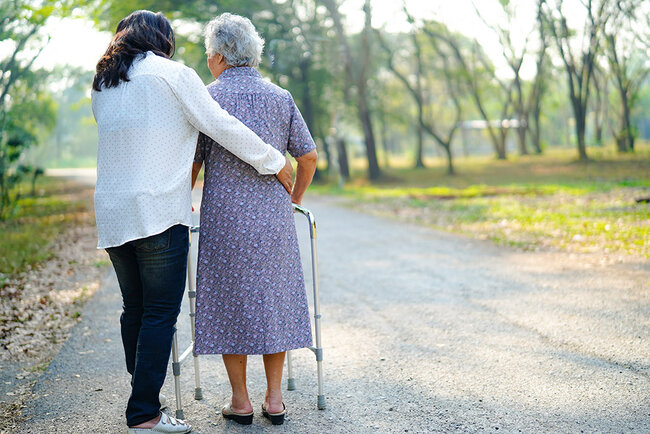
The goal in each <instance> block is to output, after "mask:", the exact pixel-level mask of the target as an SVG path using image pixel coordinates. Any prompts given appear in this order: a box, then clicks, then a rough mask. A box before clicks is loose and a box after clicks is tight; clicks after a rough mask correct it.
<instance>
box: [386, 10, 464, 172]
mask: <svg viewBox="0 0 650 434" xmlns="http://www.w3.org/2000/svg"><path fill="white" fill-rule="evenodd" d="M404 11H405V13H406V15H407V17H408V20H409V22H410V23H411V25H412V26H413V30H412V31H411V33H410V34H409V35H408V39H409V40H410V41H411V44H412V47H410V48H411V49H410V50H402V51H406V52H407V56H408V57H407V58H405V59H404V58H401V59H400V60H401V61H400V63H401V64H407V65H408V64H409V63H411V64H412V65H414V66H413V70H411V71H409V70H406V71H404V70H403V69H402V68H400V67H398V65H397V64H396V59H397V58H398V56H397V53H398V52H399V51H400V50H395V49H393V48H392V47H390V46H389V44H388V43H387V41H386V38H385V36H384V35H382V33H381V32H379V31H377V32H376V34H377V39H378V41H379V44H380V46H381V47H382V49H383V50H384V52H385V57H386V64H387V67H388V69H389V70H390V71H392V72H393V74H394V75H395V76H396V77H397V78H398V79H399V81H400V82H401V83H402V84H403V85H404V87H406V89H407V91H408V92H409V94H410V95H411V97H412V99H413V102H414V103H415V105H416V109H417V122H416V131H417V139H418V140H417V152H416V163H415V166H416V167H424V163H423V161H422V148H423V145H422V141H423V137H422V135H423V132H426V133H427V134H429V135H430V136H431V137H432V138H433V139H434V140H435V141H436V142H437V143H438V144H439V145H440V146H441V147H442V148H443V149H444V151H445V154H446V157H447V173H448V174H450V175H453V174H454V172H455V171H454V165H453V154H452V151H451V143H452V140H453V138H454V134H455V133H456V131H457V130H458V125H459V123H460V120H461V116H462V107H461V101H460V99H461V98H460V95H459V92H458V83H457V80H456V77H457V73H454V72H453V71H452V67H451V65H450V60H449V53H444V52H442V51H441V48H440V47H439V46H438V45H436V44H431V47H429V48H430V50H431V53H430V54H433V55H434V56H431V55H430V56H427V58H428V59H431V58H432V57H435V60H436V62H435V63H436V66H437V67H435V68H432V67H429V66H430V65H427V68H426V72H425V68H424V66H423V62H424V60H423V51H424V48H425V47H423V41H422V40H421V39H422V37H423V36H424V35H423V34H422V33H421V32H420V31H419V30H418V29H417V27H416V26H415V20H414V19H413V17H412V16H411V15H410V14H409V13H408V11H407V10H406V8H405V9H404ZM400 42H401V41H400ZM429 42H432V41H429ZM427 54H429V53H427ZM409 57H410V59H409ZM409 60H410V62H409ZM432 75H433V76H442V77H444V88H445V90H446V92H447V95H446V98H445V100H447V101H449V102H450V103H451V104H449V105H444V104H440V106H441V107H440V109H441V110H443V111H445V110H446V111H451V113H453V115H452V116H447V118H449V119H450V120H451V121H450V122H447V124H446V125H444V127H443V125H442V124H443V123H444V122H443V121H444V119H445V116H443V115H442V114H441V113H439V112H438V113H435V114H434V113H431V110H430V109H428V107H430V106H431V104H428V103H427V98H426V94H425V88H426V89H430V88H431V87H432V83H431V80H432V77H431V76H432ZM443 131H444V132H443Z"/></svg>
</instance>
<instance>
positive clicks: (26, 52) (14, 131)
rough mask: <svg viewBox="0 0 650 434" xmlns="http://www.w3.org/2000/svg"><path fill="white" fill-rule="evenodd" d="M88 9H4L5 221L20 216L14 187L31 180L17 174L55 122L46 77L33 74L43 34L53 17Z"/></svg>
mask: <svg viewBox="0 0 650 434" xmlns="http://www.w3.org/2000/svg"><path fill="white" fill-rule="evenodd" d="M86 4H87V2H79V1H70V0H67V1H66V0H58V1H54V0H41V1H37V0H15V1H8V2H2V3H0V17H1V18H0V43H3V44H5V45H6V46H7V47H8V50H7V51H6V55H5V57H3V58H0V71H1V73H0V220H4V219H6V218H7V217H8V216H9V215H10V214H11V213H13V212H15V211H16V205H17V202H18V199H19V195H17V194H16V193H15V192H16V191H17V190H16V188H15V186H16V185H17V183H18V182H20V181H21V180H22V179H23V177H24V176H25V175H26V174H27V173H26V171H25V170H18V169H19V167H18V166H19V164H21V158H22V156H23V154H24V153H25V151H26V150H27V149H29V148H30V147H32V146H34V145H36V144H38V143H40V142H41V140H42V139H43V138H44V137H45V136H46V135H47V133H48V132H49V131H51V130H52V128H53V127H54V124H55V121H56V104H55V103H54V101H53V100H52V98H51V97H50V95H49V93H48V91H47V89H46V83H47V80H46V78H45V77H46V74H45V73H44V72H42V71H37V70H34V68H33V63H34V60H35V59H36V58H37V57H38V55H39V54H40V52H41V50H42V47H43V46H44V42H43V41H42V40H41V39H42V37H43V35H41V34H40V33H39V31H40V30H41V29H42V27H43V26H44V25H45V24H46V22H47V20H48V19H49V18H50V17H53V16H57V17H64V16H69V15H71V14H73V13H74V11H75V8H76V7H78V6H81V5H86ZM34 52H35V53H36V54H34ZM31 172H32V173H34V171H33V170H32V171H31Z"/></svg>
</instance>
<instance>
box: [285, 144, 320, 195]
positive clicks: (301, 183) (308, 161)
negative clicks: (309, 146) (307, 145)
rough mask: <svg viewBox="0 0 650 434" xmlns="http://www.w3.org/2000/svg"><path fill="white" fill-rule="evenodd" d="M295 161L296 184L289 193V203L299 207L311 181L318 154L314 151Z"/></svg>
mask: <svg viewBox="0 0 650 434" xmlns="http://www.w3.org/2000/svg"><path fill="white" fill-rule="evenodd" d="M296 161H297V162H298V170H296V184H295V185H294V187H293V191H292V192H291V202H293V203H295V204H298V205H300V204H301V203H302V196H303V195H304V194H305V191H307V187H309V184H311V180H312V179H313V178H314V173H315V172H316V162H317V161H318V154H317V153H316V150H315V149H314V150H313V151H310V152H308V153H306V154H305V155H303V156H300V157H298V158H296Z"/></svg>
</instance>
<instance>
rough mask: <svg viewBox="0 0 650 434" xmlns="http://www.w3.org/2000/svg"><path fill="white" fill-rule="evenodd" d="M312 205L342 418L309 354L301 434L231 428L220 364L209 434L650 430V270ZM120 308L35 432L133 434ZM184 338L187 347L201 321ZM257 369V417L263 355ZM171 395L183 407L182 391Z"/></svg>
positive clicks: (301, 361)
mask: <svg viewBox="0 0 650 434" xmlns="http://www.w3.org/2000/svg"><path fill="white" fill-rule="evenodd" d="M305 205H306V206H307V207H309V208H311V209H312V210H313V211H314V212H315V214H316V216H317V218H318V224H319V249H320V266H321V288H322V295H321V301H322V314H323V340H324V345H325V351H324V358H325V369H326V375H325V381H326V383H325V386H326V395H327V403H328V409H327V410H325V411H319V410H317V409H316V403H315V395H316V389H315V363H314V362H313V356H312V355H311V353H310V352H308V351H307V350H300V351H297V352H296V370H297V372H298V384H297V386H298V390H296V391H293V392H286V394H285V402H286V403H287V407H288V408H289V412H290V413H289V416H288V420H287V422H286V423H285V425H283V426H282V427H279V428H278V427H273V428H272V427H271V426H270V424H268V423H267V422H266V421H265V420H263V419H262V417H261V416H260V415H259V414H258V413H259V412H258V413H256V417H255V420H254V422H253V425H252V426H251V427H248V428H242V427H240V426H236V425H233V424H231V423H226V422H225V421H224V420H223V419H222V418H221V417H220V416H217V414H216V410H217V408H219V406H220V405H221V404H222V403H223V402H225V401H226V400H227V399H228V397H229V387H228V385H227V380H226V376H225V371H224V369H223V365H222V363H221V361H220V359H219V358H218V357H204V358H202V359H201V364H202V376H203V390H204V395H205V399H204V400H203V401H194V400H193V399H192V392H193V379H192V376H191V365H190V364H186V365H184V376H183V397H184V400H185V403H186V409H185V415H186V417H187V418H188V419H189V421H190V422H191V423H193V424H194V426H195V427H196V430H197V431H199V432H204V433H209V432H222V431H229V432H240V431H241V432H244V431H245V432H251V431H254V432H262V431H268V432H333V433H339V432H350V433H366V432H367V433H371V432H407V431H408V432H449V431H463V432H467V431H470V432H474V431H486V430H487V431H495V430H499V431H503V430H505V431H519V430H521V431H524V432H539V431H543V432H577V431H590V432H593V431H600V432H629V431H641V432H644V431H646V432H647V431H649V430H650V377H649V375H650V347H649V344H648V342H649V337H650V336H649V335H650V285H649V283H648V282H650V266H649V265H648V264H647V263H639V264H635V263H626V264H607V263H602V264H601V263H600V262H599V259H598V258H597V257H595V256H584V255H571V254H558V253H553V254H547V253H525V252H519V251H516V250H511V249H507V248H499V247H496V246H494V245H492V244H490V243H487V242H481V241H474V240H469V239H465V238H462V237H458V236H453V235H448V234H444V233H440V232H436V231H433V230H430V229H426V228H421V227H415V226H410V225H405V224H400V223H398V222H395V221H391V220H387V219H382V218H377V217H372V216H368V215H364V214H360V213H357V212H354V211H351V210H348V209H345V208H340V207H337V206H336V205H335V204H334V203H332V202H331V201H330V200H328V199H326V198H315V199H312V200H311V201H308V202H307V203H305ZM297 218H298V219H299V220H298V224H299V226H298V228H299V233H300V235H301V238H302V240H301V243H302V247H303V249H305V250H304V251H306V249H307V244H306V241H307V240H306V237H305V236H304V235H305V233H306V223H305V222H304V221H302V217H299V216H298V217H297ZM184 307H185V306H184ZM119 310H120V300H119V296H118V289H117V284H116V280H115V278H114V276H113V274H112V272H109V274H107V275H106V277H105V279H104V281H103V283H102V285H101V287H100V289H99V291H98V293H97V294H96V296H95V297H94V298H93V299H92V300H91V301H90V302H89V303H88V305H87V307H86V309H85V310H84V313H83V316H82V318H83V320H82V322H81V323H80V324H78V325H77V326H76V328H75V329H74V330H73V333H72V336H71V338H70V340H69V341H68V342H67V343H66V344H65V345H64V347H63V349H62V350H61V352H60V353H59V355H58V356H57V357H56V358H55V359H54V362H53V363H52V364H51V365H50V367H49V368H48V370H47V371H46V372H45V373H44V374H43V375H42V376H41V377H40V379H39V380H38V382H37V384H36V386H35V389H34V392H35V399H34V400H33V401H31V402H30V403H29V404H28V406H27V408H26V409H25V411H24V415H25V416H26V417H27V418H29V419H28V420H27V421H26V422H25V423H24V424H23V425H21V426H20V428H19V431H20V432H34V433H41V432H122V431H124V425H123V417H122V413H123V410H124V406H125V402H126V398H127V396H126V391H127V390H128V378H127V376H126V373H125V370H124V368H123V356H122V353H121V348H120V338H119V331H118V315H119ZM179 328H180V330H181V340H182V341H184V342H187V339H188V332H189V326H188V320H187V316H186V313H185V312H184V313H183V314H182V317H181V322H180V324H179ZM249 365H250V372H249V387H250V390H251V398H252V401H253V405H254V408H255V409H256V411H257V409H259V406H260V404H261V402H262V397H263V393H264V378H263V371H262V369H261V358H259V357H251V358H250V362H249ZM164 392H165V393H166V395H167V396H168V397H169V398H172V396H173V389H172V387H171V381H170V379H168V382H167V384H166V386H165V390H164ZM170 401H171V399H170ZM172 404H173V403H172ZM172 407H173V405H172Z"/></svg>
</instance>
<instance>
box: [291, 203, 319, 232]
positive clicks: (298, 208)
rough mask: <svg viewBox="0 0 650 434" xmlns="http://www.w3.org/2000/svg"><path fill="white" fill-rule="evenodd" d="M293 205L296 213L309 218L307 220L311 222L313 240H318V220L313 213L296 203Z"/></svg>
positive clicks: (310, 228) (310, 230) (310, 229)
mask: <svg viewBox="0 0 650 434" xmlns="http://www.w3.org/2000/svg"><path fill="white" fill-rule="evenodd" d="M291 205H293V212H294V213H295V212H299V213H300V214H302V215H304V216H305V217H307V220H308V221H309V235H310V237H311V238H312V239H316V219H315V218H314V214H312V212H311V211H309V210H308V209H307V208H305V207H303V206H301V205H298V204H296V203H292V204H291Z"/></svg>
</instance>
